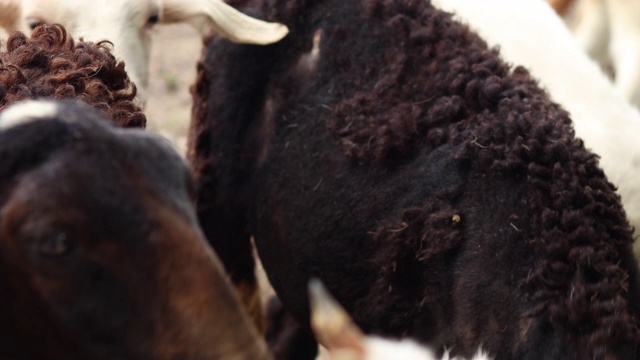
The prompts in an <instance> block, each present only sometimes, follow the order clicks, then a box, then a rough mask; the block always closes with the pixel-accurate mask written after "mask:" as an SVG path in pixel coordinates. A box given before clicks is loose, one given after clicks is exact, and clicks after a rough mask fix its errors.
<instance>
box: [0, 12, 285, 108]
mask: <svg viewBox="0 0 640 360" xmlns="http://www.w3.org/2000/svg"><path fill="white" fill-rule="evenodd" d="M8 7H12V8H15V7H19V9H20V18H19V19H17V20H16V19H14V25H13V26H8V27H7V29H8V30H9V31H13V30H21V31H25V27H26V28H27V29H28V27H27V26H29V27H31V28H35V27H36V26H37V25H39V24H42V23H50V24H51V23H59V24H62V25H64V26H65V27H67V31H69V32H70V33H71V34H72V35H73V36H74V37H76V38H84V39H85V40H89V41H102V40H108V41H110V42H112V43H113V44H114V54H115V55H116V57H118V58H119V59H121V60H123V61H124V62H125V63H126V64H127V72H128V73H129V77H130V78H131V79H132V80H133V82H134V84H135V85H136V86H137V90H138V97H139V99H140V101H141V103H142V104H144V103H145V102H146V98H147V86H148V82H149V78H148V77H149V74H148V63H149V51H150V46H151V38H152V28H153V26H154V25H155V24H156V23H165V24H170V23H179V22H187V23H189V24H191V25H193V26H194V27H196V28H197V29H199V30H202V31H203V32H204V31H207V32H208V31H210V30H213V29H215V30H216V31H218V32H219V33H220V34H222V35H224V36H226V37H228V38H230V39H232V40H234V41H238V42H244V43H256V44H268V43H272V42H274V41H278V40H280V39H281V38H282V37H284V36H285V35H286V34H287V29H286V27H283V26H282V25H281V24H268V23H265V22H262V21H259V20H256V19H253V18H251V17H248V16H245V15H243V14H241V13H239V12H237V11H236V10H234V9H233V8H232V7H231V6H229V5H227V4H225V3H224V2H223V1H222V0H199V1H188V2H185V1H182V0H135V1H131V0H100V1H91V2H90V1H85V0H71V1H49V0H2V1H0V14H2V13H3V12H4V13H7V12H6V10H5V9H6V8H8ZM14 13H15V11H14ZM1 20H2V19H0V26H2V25H3V22H2V21H1ZM7 22H8V21H5V22H4V23H7Z"/></svg>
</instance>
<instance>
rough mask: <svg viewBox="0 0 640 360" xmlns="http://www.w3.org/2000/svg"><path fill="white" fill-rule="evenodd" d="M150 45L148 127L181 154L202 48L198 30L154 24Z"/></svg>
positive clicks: (185, 141)
mask: <svg viewBox="0 0 640 360" xmlns="http://www.w3.org/2000/svg"><path fill="white" fill-rule="evenodd" d="M155 31H156V34H155V36H154V42H153V45H152V49H151V62H150V74H149V100H148V102H147V105H146V107H145V112H146V114H147V119H148V128H149V129H150V130H152V131H154V132H157V133H160V134H161V135H163V136H165V137H167V138H168V139H169V140H171V142H172V143H173V144H174V145H175V146H176V149H178V151H179V152H180V154H182V155H184V154H185V150H186V143H187V130H188V128H189V120H190V118H191V94H190V93H189V87H190V86H191V84H193V82H194V80H195V74H196V62H197V60H198V58H199V57H200V53H201V50H202V41H201V38H200V35H199V33H198V32H196V31H195V30H194V29H193V28H192V27H190V26H188V25H184V24H181V25H169V26H158V27H157V28H156V30H155Z"/></svg>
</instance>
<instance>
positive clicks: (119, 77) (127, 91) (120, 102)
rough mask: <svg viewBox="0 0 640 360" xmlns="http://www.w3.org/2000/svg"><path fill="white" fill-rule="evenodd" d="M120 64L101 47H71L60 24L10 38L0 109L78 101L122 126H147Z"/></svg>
mask: <svg viewBox="0 0 640 360" xmlns="http://www.w3.org/2000/svg"><path fill="white" fill-rule="evenodd" d="M135 94H136V93H135V88H134V86H133V85H132V84H131V81H130V80H129V78H128V77H127V73H126V72H125V70H124V63H122V62H117V61H116V59H115V58H114V56H113V55H112V54H111V52H110V50H109V47H108V45H107V44H104V43H98V44H94V43H90V42H83V41H80V42H75V41H74V40H73V39H72V38H71V37H69V36H68V35H67V32H66V30H65V29H64V28H63V27H62V26H59V25H52V26H49V25H46V26H42V27H40V28H38V29H37V30H35V31H34V33H33V34H32V35H31V38H27V37H26V36H25V35H24V34H22V33H14V34H13V35H12V36H11V37H10V38H9V39H8V41H7V49H6V51H4V52H0V110H2V109H3V108H5V107H6V106H7V105H9V104H12V103H15V102H18V101H20V100H25V99H35V98H40V97H51V98H58V99H70V98H71V99H77V100H80V101H83V102H85V103H88V104H91V105H92V106H93V107H95V108H98V109H100V110H102V111H104V112H105V114H106V115H107V116H108V118H110V119H111V120H112V121H114V123H116V124H117V125H119V126H121V127H136V128H142V127H145V125H146V123H147V119H146V117H145V115H144V113H143V111H142V109H141V108H140V107H139V106H138V105H137V104H136V102H135V101H134V98H135Z"/></svg>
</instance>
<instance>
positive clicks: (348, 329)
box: [309, 279, 491, 360]
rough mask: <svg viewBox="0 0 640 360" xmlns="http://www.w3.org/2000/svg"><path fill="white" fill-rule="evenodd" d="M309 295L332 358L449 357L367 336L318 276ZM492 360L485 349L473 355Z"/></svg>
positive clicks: (404, 359) (414, 359)
mask: <svg viewBox="0 0 640 360" xmlns="http://www.w3.org/2000/svg"><path fill="white" fill-rule="evenodd" d="M309 298H310V303H311V327H312V329H313V332H314V334H315V336H316V337H317V338H318V339H319V341H320V343H322V344H323V345H325V346H326V347H327V348H328V350H329V351H330V354H331V358H332V359H333V360H437V359H441V360H450V358H449V352H448V351H446V352H445V354H444V355H443V356H442V357H438V356H437V355H436V354H435V352H434V351H433V350H432V349H429V348H426V347H424V346H422V345H420V344H418V343H416V342H415V341H412V340H408V339H403V340H400V341H394V340H390V339H384V338H379V337H375V336H365V335H364V334H362V331H361V330H360V329H359V328H358V327H357V326H356V325H355V324H354V323H353V320H352V319H351V317H350V316H349V314H347V312H346V311H345V310H344V309H343V308H342V306H340V304H338V303H337V302H336V300H335V299H334V298H333V297H332V296H331V295H330V294H329V293H328V292H327V290H326V289H325V287H324V285H323V284H322V282H321V281H320V280H318V279H312V280H311V281H310V282H309ZM490 359H491V358H490V357H489V356H488V355H487V354H485V353H484V352H483V351H482V348H480V349H478V352H477V353H476V355H474V356H473V358H472V360H490ZM451 360H463V359H460V358H453V359H451Z"/></svg>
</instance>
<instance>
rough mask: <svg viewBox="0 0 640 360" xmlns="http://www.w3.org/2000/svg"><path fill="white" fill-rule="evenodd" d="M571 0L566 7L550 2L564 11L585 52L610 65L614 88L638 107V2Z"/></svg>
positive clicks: (639, 81)
mask: <svg viewBox="0 0 640 360" xmlns="http://www.w3.org/2000/svg"><path fill="white" fill-rule="evenodd" d="M549 1H551V2H553V0H549ZM572 2H573V4H571V6H569V7H568V10H565V7H564V6H562V5H563V4H556V3H555V2H554V3H553V4H554V5H556V10H558V11H559V12H560V13H561V14H565V21H566V22H567V24H568V26H569V27H570V28H571V29H572V31H573V34H574V35H575V37H576V39H578V42H579V43H580V45H581V46H582V48H583V49H584V50H585V51H586V52H587V54H589V55H590V56H591V57H592V58H593V59H595V60H596V61H598V62H599V63H600V64H601V65H602V66H603V67H604V68H605V69H609V68H610V69H611V70H612V72H613V77H614V83H615V86H616V88H617V89H618V90H619V91H620V92H621V93H622V94H623V96H624V97H625V98H626V99H627V100H628V101H629V102H631V103H632V104H634V105H636V106H640V1H638V0H574V1H572ZM563 10H564V11H563Z"/></svg>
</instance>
